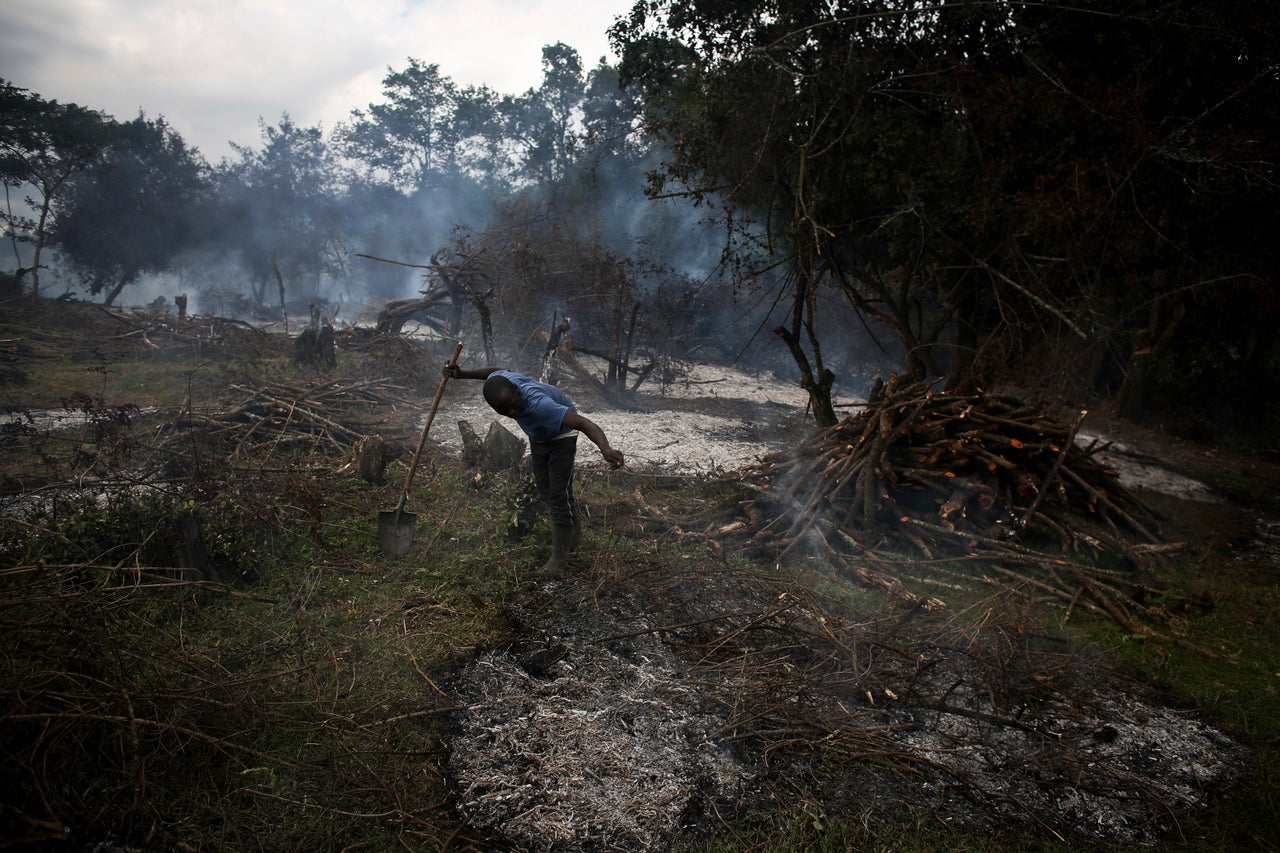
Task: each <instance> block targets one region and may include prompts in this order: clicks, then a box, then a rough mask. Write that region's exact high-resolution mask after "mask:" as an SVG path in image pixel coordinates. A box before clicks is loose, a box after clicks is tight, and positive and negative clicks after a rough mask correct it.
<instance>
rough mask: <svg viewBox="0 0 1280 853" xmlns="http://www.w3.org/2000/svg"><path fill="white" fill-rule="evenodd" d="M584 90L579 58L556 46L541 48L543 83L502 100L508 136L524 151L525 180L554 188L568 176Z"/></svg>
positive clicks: (572, 50)
mask: <svg viewBox="0 0 1280 853" xmlns="http://www.w3.org/2000/svg"><path fill="white" fill-rule="evenodd" d="M585 89H586V80H585V78H584V76H583V70H582V59H581V57H579V55H578V52H577V51H576V50H574V49H573V48H572V47H570V46H569V45H567V44H564V43H562V42H557V43H556V44H553V45H547V46H546V47H544V48H542V83H541V84H540V85H539V86H538V87H537V88H536V89H530V90H528V91H527V92H525V93H524V94H523V95H519V96H508V97H507V98H505V99H503V101H502V103H501V105H500V106H499V109H500V110H501V112H502V114H503V117H504V119H505V127H506V135H507V137H508V139H510V140H511V142H512V143H513V144H515V145H516V146H517V148H518V149H519V151H520V154H519V161H520V167H521V172H522V173H523V176H524V177H525V179H526V180H529V181H532V182H534V183H535V184H541V185H543V186H550V185H551V184H553V183H554V182H555V181H557V180H559V179H560V178H562V177H563V176H564V174H565V172H566V170H567V169H568V167H569V164H570V162H571V161H572V159H573V156H574V154H575V149H576V143H577V139H578V129H577V122H578V118H579V113H580V111H581V108H582V99H583V96H584V93H585Z"/></svg>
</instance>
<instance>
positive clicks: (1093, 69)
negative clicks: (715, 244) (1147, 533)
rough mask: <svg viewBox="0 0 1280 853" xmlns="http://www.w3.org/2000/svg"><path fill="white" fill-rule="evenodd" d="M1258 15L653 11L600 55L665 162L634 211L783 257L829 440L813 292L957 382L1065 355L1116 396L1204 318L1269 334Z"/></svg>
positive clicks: (1265, 64) (1181, 7) (1095, 5)
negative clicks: (1263, 318)
mask: <svg viewBox="0 0 1280 853" xmlns="http://www.w3.org/2000/svg"><path fill="white" fill-rule="evenodd" d="M1265 6H1266V4H1262V3H1241V4H1230V6H1229V7H1224V6H1222V4H1217V3H1210V2H1196V0H1185V2H1178V3H1163V2H1129V3H1125V4H1123V5H1122V7H1119V8H1118V7H1116V5H1115V4H1111V3H1101V2H1083V3H1081V2H1072V3H1069V4H1068V3H1062V2H1038V3H1016V2H963V3H962V2H947V3H942V4H937V3H924V2H912V0H905V2H861V0H858V1H857V2H855V1H854V0H845V2H825V1H824V2H816V0H815V2H797V3H786V4H779V3H776V2H769V1H768V0H760V2H746V3H733V4H725V3H705V2H684V0H667V2H654V3H649V2H644V3H638V4H636V6H635V7H634V9H633V11H632V13H631V15H630V16H629V17H628V18H626V19H625V20H622V21H620V22H619V23H618V24H617V25H616V26H615V28H614V30H613V33H612V34H613V38H614V43H615V45H616V46H617V48H618V51H619V53H620V55H621V56H622V57H623V61H622V66H621V70H622V75H623V79H624V81H627V82H630V83H632V84H634V85H637V86H639V87H640V88H641V90H642V91H643V92H644V95H645V105H646V117H647V126H648V128H649V129H650V131H651V132H653V133H654V134H657V135H659V136H661V137H662V138H664V139H666V140H667V141H668V144H669V145H670V150H671V157H670V159H669V160H668V161H667V162H665V163H664V164H663V167H662V168H661V169H659V170H657V171H656V172H655V173H654V175H653V176H652V183H651V187H652V191H653V192H655V193H669V192H673V191H674V192H685V193H690V194H693V195H697V196H706V195H707V194H711V193H714V194H716V195H718V196H720V197H722V198H724V199H725V200H726V201H727V202H729V203H731V204H735V205H738V206H740V207H742V208H744V209H747V210H749V211H752V212H753V213H755V214H756V215H758V216H760V217H762V218H763V219H764V220H765V221H766V222H767V223H768V224H769V232H770V234H771V235H772V236H773V238H774V240H775V245H776V246H777V247H778V249H779V251H781V252H783V253H784V254H786V256H787V257H789V258H790V266H789V269H790V270H791V273H790V275H791V281H792V282H793V288H792V293H793V297H794V302H793V312H792V322H791V324H790V325H789V326H784V327H782V328H780V330H779V331H780V334H782V335H783V337H784V338H785V339H786V341H787V343H788V344H789V345H790V346H791V348H792V350H793V354H794V355H795V357H796V360H797V363H798V364H799V366H800V368H801V371H802V374H804V376H805V382H806V385H808V386H809V387H810V390H811V394H812V395H813V397H814V403H815V410H817V411H819V412H826V417H827V418H831V417H833V414H832V413H831V412H830V410H829V409H828V408H827V407H828V405H829V398H828V396H827V394H826V392H827V389H828V388H829V382H830V379H831V377H830V376H829V374H827V372H826V371H825V368H824V365H823V359H822V350H821V343H822V342H821V340H820V339H819V336H818V335H817V334H816V333H815V331H814V318H815V314H816V313H817V312H818V311H819V310H820V308H819V306H820V304H821V301H822V300H823V299H829V298H831V297H829V296H826V295H823V294H827V293H832V292H835V293H840V294H842V295H843V297H844V298H846V299H848V300H849V301H850V302H851V303H852V304H853V305H855V306H856V307H857V308H858V309H859V310H861V311H862V312H863V313H864V314H866V315H867V316H869V317H871V318H874V320H876V321H879V322H880V323H881V324H883V325H885V326H887V327H888V328H890V329H891V330H892V331H893V332H894V333H896V334H897V335H898V337H899V338H900V339H901V341H902V344H903V347H904V352H905V354H906V355H905V359H906V365H905V366H906V369H907V370H908V372H910V373H912V374H915V375H920V376H924V375H929V374H934V375H936V374H944V373H945V374H947V375H948V376H949V377H950V381H951V383H952V384H964V383H980V382H983V381H985V380H986V379H988V378H991V377H992V376H993V375H995V374H998V373H999V372H1001V371H1003V370H1006V369H1007V366H1008V365H1009V364H1011V363H1015V362H1017V363H1021V362H1025V361H1026V360H1027V359H1028V358H1030V357H1031V356H1032V355H1033V354H1034V351H1035V349H1036V348H1037V347H1043V345H1044V344H1045V342H1046V341H1055V342H1056V341H1062V340H1066V341H1067V342H1068V343H1069V342H1070V341H1071V340H1072V339H1074V340H1075V341H1076V343H1074V344H1070V345H1069V346H1068V350H1067V351H1068V353H1069V354H1070V355H1071V357H1072V359H1073V360H1072V361H1071V366H1072V367H1073V368H1074V369H1075V370H1077V371H1078V372H1080V373H1082V374H1086V375H1087V376H1088V377H1089V381H1090V382H1092V383H1093V384H1098V383H1103V382H1105V381H1106V377H1107V375H1108V374H1109V373H1110V374H1115V375H1120V376H1124V377H1128V378H1129V379H1130V380H1132V379H1134V378H1135V377H1137V376H1138V374H1139V373H1140V371H1139V370H1138V369H1137V366H1136V364H1135V362H1134V359H1135V358H1137V359H1143V358H1147V357H1148V356H1149V355H1150V352H1149V351H1150V349H1151V348H1153V347H1163V346H1169V345H1170V344H1172V342H1173V341H1174V340H1175V339H1176V338H1177V336H1178V331H1179V327H1178V322H1179V318H1180V317H1183V316H1186V315H1187V314H1188V313H1190V312H1192V311H1203V310H1204V307H1205V306H1206V305H1213V306H1215V310H1214V316H1225V314H1224V313H1223V312H1228V309H1229V307H1230V306H1232V305H1236V304H1238V303H1239V301H1240V300H1245V301H1246V302H1247V303H1248V304H1250V305H1252V306H1254V307H1255V308H1257V309H1260V310H1261V311H1262V314H1267V315H1268V316H1269V317H1270V319H1271V320H1272V321H1274V316H1275V313H1274V310H1275V309H1274V306H1270V307H1268V306H1267V305H1266V304H1265V303H1266V298H1265V296H1264V294H1265V293H1268V292H1270V289H1271V285H1272V281H1273V276H1274V273H1273V270H1274V268H1275V265H1274V258H1272V256H1271V252H1272V250H1271V249H1270V248H1269V246H1270V244H1271V241H1269V240H1267V239H1265V237H1264V234H1263V230H1264V229H1265V227H1266V226H1265V225H1264V224H1263V223H1264V222H1265V219H1264V217H1263V215H1262V212H1263V211H1266V210H1270V209H1275V206H1276V201H1277V199H1276V184H1275V176H1276V145H1275V143H1276V139H1275V128H1276V126H1277V125H1276V122H1275V110H1276V105H1277V104H1278V103H1280V98H1277V97H1276V96H1277V94H1278V93H1277V73H1276V62H1275V48H1274V44H1275V40H1274V38H1273V36H1274V35H1275V32H1274V31H1275V28H1276V23H1275V22H1274V16H1271V15H1269V14H1268V12H1267V9H1266V8H1265ZM1264 247H1268V248H1264ZM1268 312H1270V313H1269V314H1268ZM1228 313H1229V312H1228ZM1250 325H1252V324H1250ZM1260 331H1261V329H1257V328H1255V329H1252V330H1249V331H1246V335H1248V336H1250V337H1251V339H1252V340H1254V341H1257V342H1259V343H1260V342H1261V337H1260V336H1259V332H1260ZM1255 366H1256V362H1255ZM1111 390H1113V391H1115V390H1118V386H1116V387H1113V388H1112V389H1111Z"/></svg>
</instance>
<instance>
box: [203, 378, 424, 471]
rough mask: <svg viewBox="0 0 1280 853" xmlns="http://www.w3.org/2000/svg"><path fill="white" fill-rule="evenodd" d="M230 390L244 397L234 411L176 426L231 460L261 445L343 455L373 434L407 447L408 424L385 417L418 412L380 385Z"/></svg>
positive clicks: (401, 394)
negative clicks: (194, 432) (230, 454)
mask: <svg viewBox="0 0 1280 853" xmlns="http://www.w3.org/2000/svg"><path fill="white" fill-rule="evenodd" d="M231 389H232V390H233V391H236V392H239V393H241V394H242V395H243V397H242V399H241V400H240V401H239V402H238V403H237V404H235V405H234V406H233V407H231V408H228V409H223V410H220V411H210V412H203V413H200V412H188V413H186V414H184V415H183V416H182V417H181V418H179V419H178V421H177V426H178V427H180V428H187V429H197V430H200V431H201V432H202V433H203V435H204V437H205V438H206V439H207V440H208V441H210V442H213V443H216V444H218V445H221V446H224V447H229V448H230V449H231V451H232V452H233V454H234V453H240V452H241V451H244V450H248V449H251V448H255V447H262V446H266V445H295V446H302V447H305V448H310V449H313V450H330V451H331V450H338V451H346V450H349V449H350V448H351V447H353V446H354V445H355V444H356V443H358V442H360V441H361V440H363V439H365V438H367V437H369V436H371V435H375V434H377V435H381V436H382V437H383V438H384V439H387V440H388V441H394V442H399V443H405V442H407V441H409V440H410V439H411V438H412V436H411V433H412V429H411V428H410V427H411V424H412V420H413V419H412V418H408V419H405V418H399V419H394V420H393V419H392V418H390V417H389V415H390V414H394V413H395V412H397V411H398V410H403V409H410V410H413V411H414V412H415V413H416V412H417V411H418V410H419V409H420V408H421V405H420V403H419V402H418V401H417V400H414V399H412V398H411V392H410V391H409V389H406V388H403V387H400V386H397V385H392V384H390V383H389V382H387V380H385V379H360V380H350V379H342V380H331V381H328V382H322V383H320V384H317V385H311V386H308V387H291V386H288V385H283V384H281V383H278V382H268V383H266V384H264V385H263V386H262V387H259V388H250V387H247V386H244V385H232V386H231ZM398 421H405V423H403V424H402V423H398Z"/></svg>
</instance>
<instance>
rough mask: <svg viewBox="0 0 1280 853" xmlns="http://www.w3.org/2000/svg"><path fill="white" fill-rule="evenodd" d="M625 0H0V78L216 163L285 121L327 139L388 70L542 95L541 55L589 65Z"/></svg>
mask: <svg viewBox="0 0 1280 853" xmlns="http://www.w3.org/2000/svg"><path fill="white" fill-rule="evenodd" d="M630 5H631V0H587V2H584V0H528V2H518V0H471V2H466V3H459V2H456V0H454V1H453V2H450V0H258V2H254V0H218V2H214V0H5V2H4V3H3V4H0V77H3V78H4V79H7V80H9V81H11V82H13V83H14V84H15V85H18V86H22V87H24V88H27V89H30V90H31V91H33V92H36V93H37V94H39V95H41V96H43V97H46V98H56V99H58V100H60V101H74V102H76V103H79V104H82V105H84V106H87V107H91V108H94V109H100V110H103V111H105V112H108V113H110V114H112V115H114V116H115V117H116V118H119V119H129V118H133V117H134V116H136V115H137V113H138V111H139V110H140V109H141V110H143V111H145V112H146V113H147V115H149V116H152V117H155V116H160V115H163V116H164V117H165V118H166V119H167V120H168V121H169V123H170V124H172V125H173V126H174V128H176V129H177V130H178V132H179V133H181V134H182V135H183V136H184V137H185V138H186V139H187V141H188V142H190V143H192V144H194V145H196V146H198V147H199V148H200V149H201V150H202V151H203V152H204V153H205V154H206V156H208V157H209V158H210V159H213V160H216V159H218V158H220V157H222V156H224V155H226V154H227V153H228V152H229V149H228V147H227V145H226V142H227V141H228V140H232V141H234V142H237V143H239V144H242V145H250V146H256V145H257V144H258V142H259V133H258V119H259V117H261V118H263V119H265V120H266V121H267V122H268V123H269V124H275V123H276V122H277V121H278V120H279V118H280V115H281V114H282V113H284V112H288V113H289V114H290V115H291V116H292V117H293V119H294V121H296V122H298V123H299V124H303V125H312V124H316V123H321V124H323V125H324V127H325V129H326V130H328V129H330V128H332V126H333V125H334V123H336V122H337V121H340V120H342V119H344V118H345V117H346V116H347V114H348V113H349V112H350V110H351V109H353V108H356V107H364V106H366V105H367V104H368V103H370V102H371V101H376V100H378V98H379V97H380V94H381V81H382V78H383V77H384V76H385V75H386V71H387V68H388V67H391V68H394V69H400V68H403V67H404V66H405V65H406V64H407V60H408V58H409V57H414V58H416V59H419V60H422V61H424V62H428V63H436V64H438V65H439V66H440V71H441V73H442V74H445V75H447V76H449V77H451V78H453V80H455V81H456V82H458V83H459V84H462V85H467V84H476V85H479V84H487V85H489V86H490V87H492V88H494V89H497V90H498V91H500V92H507V93H518V92H522V91H524V90H525V89H528V88H530V87H532V86H535V85H537V83H538V81H539V79H540V76H541V58H542V48H543V46H544V45H547V44H552V43H555V42H557V41H562V42H565V43H566V44H569V45H571V46H572V47H574V48H576V49H577V50H578V52H579V53H580V54H581V55H582V60H583V64H584V65H585V66H586V67H587V68H591V67H593V66H594V65H595V64H596V62H597V60H599V58H600V57H601V56H603V55H605V54H606V53H607V52H608V40H607V38H606V35H605V31H606V29H607V28H608V27H609V26H610V25H611V24H612V22H613V20H614V18H615V17H616V16H617V15H619V14H622V13H624V12H625V11H626V10H627V9H629V8H630Z"/></svg>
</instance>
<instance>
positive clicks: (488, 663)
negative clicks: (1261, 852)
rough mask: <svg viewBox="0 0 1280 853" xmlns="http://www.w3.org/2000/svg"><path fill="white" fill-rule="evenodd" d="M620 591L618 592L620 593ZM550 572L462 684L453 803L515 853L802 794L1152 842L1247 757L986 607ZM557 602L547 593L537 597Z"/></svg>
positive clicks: (698, 577)
mask: <svg viewBox="0 0 1280 853" xmlns="http://www.w3.org/2000/svg"><path fill="white" fill-rule="evenodd" d="M623 586H625V587H626V588H625V589H623V588H622V587H623ZM614 588H615V589H616V590H617V591H616V592H614V593H611V594H608V595H603V594H601V593H599V591H598V590H589V589H586V588H585V587H580V586H578V585H577V584H575V583H572V582H567V581H550V582H543V583H542V584H541V585H540V586H539V588H538V591H537V592H536V593H535V595H534V597H533V599H532V602H533V603H532V604H531V605H530V606H531V607H534V608H537V607H542V610H541V612H538V613H531V612H523V613H520V614H515V617H514V618H513V638H512V640H511V642H509V643H508V644H506V645H504V646H502V647H498V648H491V649H489V650H487V651H485V652H483V653H482V654H479V655H478V656H477V657H476V658H475V659H474V660H473V661H472V662H471V663H470V664H469V665H468V666H466V667H465V669H464V670H463V671H462V672H461V674H460V676H459V677H458V678H457V680H456V682H455V683H454V684H452V686H451V693H452V694H453V695H454V696H455V698H456V699H457V701H458V702H459V704H460V705H461V706H463V708H464V710H462V711H460V712H458V713H457V714H456V719H455V724H456V730H455V737H454V739H453V742H452V745H451V758H450V768H451V772H452V774H453V776H454V779H455V781H456V783H457V786H458V791H459V805H460V808H461V810H462V811H463V812H464V814H465V815H466V816H467V818H468V819H469V820H470V821H471V822H472V824H473V825H475V826H477V827H482V828H485V829H487V830H489V831H491V832H493V833H495V834H497V835H499V836H501V837H502V838H503V839H504V844H507V845H509V846H511V847H513V848H514V849H518V850H530V851H533V850H536V851H572V850H593V851H594V850H609V851H613V850H618V851H623V850H628V851H634V850H654V849H667V848H669V847H670V846H671V845H672V843H673V842H674V841H677V840H680V839H683V838H687V837H692V836H693V835H694V834H697V833H702V834H705V835H709V836H714V835H715V833H716V831H717V829H718V828H720V827H719V825H718V823H717V822H718V821H720V820H732V819H733V817H735V816H737V815H741V814H745V813H747V812H749V811H750V812H755V813H760V812H762V811H763V812H768V811H770V810H776V809H779V808H783V809H785V808H787V804H788V802H791V803H799V802H813V801H814V800H815V799H817V800H818V801H819V802H824V803H827V804H828V806H827V807H828V809H829V810H830V811H831V813H833V814H835V813H845V814H859V815H860V814H873V815H876V816H877V819H878V820H884V821H899V820H900V821H902V822H904V823H906V824H911V825H914V823H915V822H918V821H920V820H921V819H922V818H926V819H932V820H936V821H939V822H942V823H944V824H946V825H949V826H952V827H955V828H958V829H963V830H968V831H973V832H978V833H987V832H998V831H1002V830H1005V829H1008V828H1009V827H1022V828H1023V829H1024V830H1025V831H1029V832H1033V833H1045V834H1046V837H1056V838H1057V839H1060V840H1066V841H1070V842H1072V843H1075V842H1082V843H1094V842H1101V843H1109V844H1116V843H1120V844H1131V845H1135V846H1136V845H1150V844H1155V843H1157V842H1158V841H1159V840H1160V838H1161V837H1163V836H1164V835H1165V834H1166V833H1168V832H1170V831H1173V830H1174V829H1175V828H1176V825H1177V821H1178V819H1179V816H1180V815H1183V814H1185V813H1187V812H1188V811H1191V810H1195V809H1198V808H1201V807H1203V806H1205V805H1206V804H1207V803H1208V802H1209V799H1210V798H1211V797H1213V796H1214V795H1215V794H1216V793H1218V792H1220V791H1222V790H1225V789H1226V788H1227V787H1228V786H1230V785H1231V784H1232V783H1233V782H1235V781H1237V780H1238V779H1239V778H1240V777H1241V776H1242V775H1243V773H1244V772H1245V770H1246V768H1247V765H1248V756H1247V753H1246V751H1245V749H1244V748H1243V747H1241V746H1240V745H1239V744H1237V743H1236V742H1235V741H1233V740H1232V739H1231V738H1229V737H1227V736H1226V735H1225V734H1223V733H1222V732H1220V731H1218V730H1216V729H1214V728H1212V727H1210V726H1208V725H1207V724H1205V723H1204V722H1203V721H1201V720H1199V719H1197V718H1195V717H1194V716H1191V715H1189V714H1185V713H1182V712H1179V711H1177V710H1175V709H1172V708H1169V707H1166V706H1164V705H1162V704H1161V703H1160V702H1158V701H1156V700H1155V699H1153V698H1151V697H1149V696H1144V695H1141V694H1140V693H1138V692H1137V689H1136V688H1134V687H1133V686H1131V685H1127V684H1123V683H1120V682H1117V681H1115V680H1114V679H1112V678H1110V677H1108V676H1106V675H1105V674H1104V672H1103V670H1102V669H1101V668H1099V667H1096V666H1095V664H1094V662H1092V661H1090V660H1088V659H1086V658H1085V657H1084V654H1083V652H1081V651H1080V650H1075V649H1069V648H1067V647H1066V646H1065V643H1064V641H1062V640H1060V639H1057V638H1045V637H1036V636H1032V635H1030V634H1029V633H1023V632H1021V629H1019V628H1018V627H1016V626H1015V625H1011V624H1006V622H1005V621H1004V620H1001V619H999V618H997V615H995V612H994V611H993V615H992V616H991V617H990V618H989V619H986V620H984V621H983V624H982V625H981V627H979V628H972V627H968V628H959V627H958V625H957V623H954V622H952V620H951V618H950V614H949V613H948V612H947V611H946V610H945V608H937V609H936V610H935V609H933V608H931V607H930V606H922V607H921V608H918V609H917V610H914V611H910V612H908V613H907V614H905V615H904V614H903V613H902V611H901V610H900V609H893V608H889V609H887V610H886V611H885V612H884V613H880V614H874V615H871V616H868V615H866V614H863V615H858V616H855V615H854V614H850V613H844V612H840V611H839V609H838V608H837V607H834V606H833V605H830V604H824V603H821V602H819V601H818V600H817V599H816V598H815V597H814V596H813V594H812V593H810V592H808V591H806V590H805V589H804V588H802V587H800V586H798V585H793V584H789V583H786V582H783V581H781V580H778V579H764V578H760V577H758V576H754V575H746V574H741V573H736V572H733V571H731V570H729V569H728V568H723V569H721V570H717V571H693V570H691V571H690V572H689V573H687V574H686V575H684V576H680V577H673V576H671V575H669V574H664V575H663V576H661V577H658V576H657V575H656V574H655V576H654V577H651V578H648V579H647V580H646V579H643V578H641V577H639V576H637V577H635V578H632V579H631V580H630V581H629V582H627V583H625V584H619V585H616V586H615V587H614ZM539 602H541V603H539Z"/></svg>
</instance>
